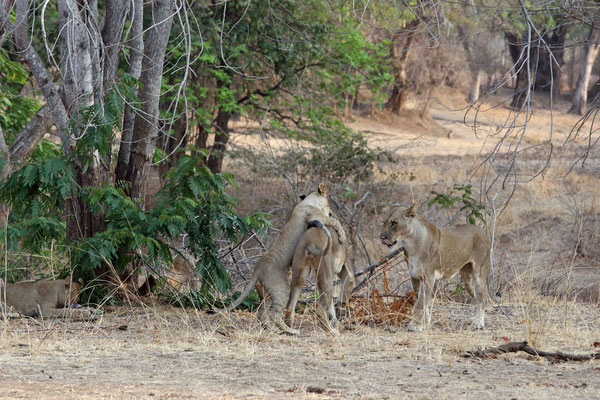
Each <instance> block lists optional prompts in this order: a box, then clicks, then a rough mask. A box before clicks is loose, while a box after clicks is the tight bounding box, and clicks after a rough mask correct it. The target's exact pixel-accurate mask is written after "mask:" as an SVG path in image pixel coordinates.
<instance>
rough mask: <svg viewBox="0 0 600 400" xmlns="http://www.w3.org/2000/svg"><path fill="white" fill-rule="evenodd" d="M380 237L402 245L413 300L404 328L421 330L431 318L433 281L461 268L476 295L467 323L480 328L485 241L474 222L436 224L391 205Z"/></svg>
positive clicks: (485, 278)
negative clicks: (409, 317) (408, 322)
mask: <svg viewBox="0 0 600 400" xmlns="http://www.w3.org/2000/svg"><path fill="white" fill-rule="evenodd" d="M381 240H382V241H383V243H384V244H386V245H387V246H389V247H392V246H394V245H398V246H401V247H403V248H404V253H405V256H406V259H407V261H408V268H409V273H410V276H411V279H412V284H413V289H414V291H415V292H416V293H417V296H418V297H417V303H416V304H415V307H414V310H413V322H412V323H411V324H410V325H409V330H413V331H414V330H422V329H423V328H424V327H426V326H427V325H428V324H429V323H430V322H431V305H432V300H433V286H434V284H435V281H436V280H437V279H446V278H450V277H452V276H454V275H456V274H457V273H459V272H460V274H461V278H462V281H463V283H464V285H465V288H466V289H467V292H468V293H469V295H471V297H473V299H474V300H475V316H474V317H473V320H472V326H473V327H474V328H476V329H480V328H483V327H484V324H485V322H484V319H485V304H486V301H487V286H488V284H489V275H490V264H489V249H490V245H489V241H488V239H487V236H486V234H485V231H484V230H483V229H482V228H480V227H478V226H475V225H470V224H468V225H459V226H451V227H447V228H438V227H437V226H435V225H434V224H432V223H431V222H429V221H427V220H425V219H424V218H422V217H421V216H419V215H417V213H416V205H413V206H412V207H410V208H408V209H407V208H404V207H396V208H394V209H393V211H392V213H391V214H390V216H389V217H388V219H387V220H386V221H385V223H384V225H383V230H382V232H381Z"/></svg>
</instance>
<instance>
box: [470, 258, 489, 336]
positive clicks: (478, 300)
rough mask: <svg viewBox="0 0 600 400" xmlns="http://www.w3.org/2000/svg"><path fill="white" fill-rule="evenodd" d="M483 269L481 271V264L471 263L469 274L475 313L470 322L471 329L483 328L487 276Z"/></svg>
mask: <svg viewBox="0 0 600 400" xmlns="http://www.w3.org/2000/svg"><path fill="white" fill-rule="evenodd" d="M478 267H479V268H478ZM484 268H485V266H484ZM484 271H485V270H483V271H482V268H481V266H477V265H473V273H472V274H471V275H472V281H473V298H474V300H475V315H474V316H473V322H472V324H471V326H472V328H473V329H483V328H484V327H485V306H486V303H487V297H488V293H487V284H488V282H487V280H488V277H487V275H486V274H485V273H484Z"/></svg>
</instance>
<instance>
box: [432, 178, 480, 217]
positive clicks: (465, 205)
mask: <svg viewBox="0 0 600 400" xmlns="http://www.w3.org/2000/svg"><path fill="white" fill-rule="evenodd" d="M433 194H434V195H435V196H434V197H433V199H431V200H429V201H428V202H427V207H431V206H433V205H434V204H438V205H439V206H440V208H450V207H452V206H453V205H454V204H455V203H459V205H460V204H462V205H461V207H460V211H464V212H465V217H466V219H467V221H468V222H469V223H470V224H473V225H475V222H476V220H480V221H481V222H482V223H483V224H484V225H485V216H484V215H485V214H489V211H488V210H486V208H485V206H484V205H482V204H480V203H479V202H478V201H477V200H476V199H475V198H474V197H473V189H472V187H471V185H458V184H455V185H454V187H453V188H452V189H451V190H450V192H448V193H438V192H433Z"/></svg>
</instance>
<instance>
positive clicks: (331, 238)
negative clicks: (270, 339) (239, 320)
mask: <svg viewBox="0 0 600 400" xmlns="http://www.w3.org/2000/svg"><path fill="white" fill-rule="evenodd" d="M347 250H348V246H347V244H346V242H344V243H340V242H339V240H338V234H337V232H336V231H335V230H333V231H329V229H327V227H326V226H324V225H323V224H322V223H321V222H320V221H310V222H309V223H308V229H307V230H306V232H304V235H302V238H301V239H300V243H298V247H296V251H295V253H294V260H293V262H292V284H291V288H290V297H289V300H288V303H287V307H286V310H285V322H286V323H287V325H288V326H289V327H291V328H292V327H293V323H294V313H295V308H296V303H297V302H298V296H299V295H300V290H301V289H302V286H303V285H304V281H306V278H308V275H309V274H310V271H311V268H312V270H313V272H314V274H315V276H316V278H317V293H318V295H319V300H318V302H319V308H320V310H319V313H318V318H319V322H320V324H321V325H322V326H323V328H324V329H325V330H327V331H328V332H331V333H334V334H338V333H339V332H338V330H337V328H336V325H337V316H336V310H335V307H334V304H333V280H334V278H335V276H336V275H337V276H338V277H339V278H340V279H341V281H342V290H341V293H340V297H339V299H338V305H339V306H340V308H343V307H345V305H346V303H347V302H348V299H349V298H350V295H351V294H352V289H353V288H354V274H353V272H352V271H350V270H349V268H348V266H347V264H346V254H347Z"/></svg>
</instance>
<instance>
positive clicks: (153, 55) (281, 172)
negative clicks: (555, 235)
mask: <svg viewBox="0 0 600 400" xmlns="http://www.w3.org/2000/svg"><path fill="white" fill-rule="evenodd" d="M599 14H600V9H599V8H598V6H597V3H596V2H593V1H550V2H538V1H524V0H519V1H513V0H507V1H479V0H474V1H468V2H455V1H412V0H411V1H403V2H399V1H366V2H364V1H362V2H361V1H353V2H345V1H318V0H309V1H292V0H282V1H263V0H252V1H242V0H240V1H193V2H187V1H180V0H151V1H146V2H144V1H142V0H130V1H126V0H94V1H77V0H57V1H47V0H46V1H27V0H0V157H1V167H2V172H1V173H2V183H1V185H0V202H1V204H2V210H1V211H2V212H1V213H0V214H1V215H0V217H1V219H2V222H1V225H2V226H3V229H2V232H1V235H2V238H1V243H2V250H3V251H2V253H3V258H2V271H1V272H2V277H3V278H4V279H7V280H9V281H16V280H23V279H38V278H40V277H56V276H65V275H68V274H73V275H74V277H76V278H79V277H82V278H84V279H85V280H86V282H88V285H87V286H86V291H85V295H84V302H87V301H92V302H101V301H103V302H106V301H112V300H107V299H112V298H119V297H120V296H123V292H134V293H135V292H136V291H138V290H140V291H144V290H145V289H142V288H141V287H142V283H143V282H144V280H145V279H146V278H147V276H154V277H157V279H158V281H159V286H161V285H162V286H164V287H167V288H168V287H169V285H170V286H173V285H175V286H177V282H178V280H177V279H171V278H172V276H171V278H169V273H171V274H173V273H175V274H180V275H183V276H184V280H185V281H186V284H187V285H188V286H186V287H187V289H186V296H185V298H182V297H179V294H177V295H168V296H167V298H168V299H171V300H173V296H175V300H176V301H177V302H178V303H181V302H184V303H186V304H187V303H188V302H192V303H194V304H196V305H198V306H204V305H206V304H213V303H214V302H215V301H218V300H219V299H221V298H222V297H223V294H224V293H227V292H228V290H229V289H231V288H232V274H234V279H235V276H236V271H239V268H240V265H242V266H244V267H245V268H247V269H250V268H251V266H252V265H253V263H254V262H255V261H256V258H257V257H258V256H259V255H260V254H261V252H262V251H263V250H262V249H263V248H264V247H265V246H266V245H267V243H268V237H270V238H272V237H273V236H274V234H275V233H276V229H274V228H273V227H278V226H281V225H282V223H279V222H277V223H273V226H271V224H270V223H269V221H270V220H271V221H272V222H273V221H274V220H273V219H272V217H273V216H277V217H278V218H279V221H281V220H283V219H284V215H285V210H287V209H289V208H291V206H293V204H294V203H295V202H296V201H297V199H298V195H299V194H301V193H302V192H304V191H306V190H309V189H310V188H314V187H315V185H316V184H317V183H319V182H325V183H328V184H329V185H330V187H331V188H332V190H333V193H334V202H335V203H336V204H335V207H334V210H335V211H336V212H337V213H338V214H339V215H340V216H342V217H343V218H344V220H345V222H346V223H347V224H348V226H349V227H352V229H353V230H354V231H355V232H356V233H357V235H353V240H354V243H355V244H357V248H358V247H359V246H358V244H361V247H360V254H358V255H356V257H355V261H356V262H357V263H358V262H361V263H365V265H368V264H371V263H373V262H375V261H376V260H377V259H378V257H379V256H381V255H383V254H381V249H379V250H373V248H372V247H371V248H370V247H369V246H371V245H372V244H369V243H366V242H367V239H366V236H368V235H370V239H373V238H376V237H377V234H378V232H377V229H378V227H371V228H368V227H365V228H364V229H363V230H362V231H361V229H362V227H361V218H362V220H368V219H369V218H371V216H372V215H377V216H379V215H380V213H382V212H383V211H382V203H384V202H385V201H388V202H389V197H385V195H386V192H385V190H384V189H382V188H385V187H392V186H393V185H396V184H397V185H400V186H402V185H404V186H402V188H400V191H404V192H405V193H404V199H407V198H410V190H409V189H407V188H409V187H410V185H411V182H412V181H414V180H415V179H417V180H419V179H420V177H419V176H418V173H417V172H413V171H412V170H410V169H409V168H404V169H403V168H400V167H398V165H400V166H402V165H404V164H405V163H406V160H408V159H409V156H406V157H405V158H404V159H403V158H402V157H399V156H398V154H396V153H395V150H397V149H396V148H392V147H391V143H392V142H386V141H385V140H383V141H379V142H378V143H374V142H373V140H371V138H372V135H371V134H372V133H373V132H371V131H370V129H371V128H369V126H368V122H367V123H364V121H373V124H376V123H377V122H378V121H388V123H389V124H392V125H393V124H394V123H400V124H404V123H409V122H411V123H415V124H417V125H418V124H420V125H421V126H426V127H428V128H431V129H429V130H432V131H435V132H437V134H441V135H442V136H447V137H448V138H450V137H451V136H452V131H451V130H444V129H442V128H441V127H439V126H438V125H439V124H437V123H436V122H435V121H434V118H433V117H435V115H433V117H432V110H433V109H434V108H435V105H436V103H437V102H439V99H438V98H439V97H440V96H441V97H443V96H444V95H443V93H446V94H447V93H452V94H454V95H455V96H454V97H452V96H450V97H447V96H446V98H450V99H451V101H450V102H451V103H452V104H450V105H449V106H448V107H449V108H450V109H452V110H453V111H458V114H459V115H458V117H456V118H457V121H459V122H464V123H465V124H467V125H468V126H469V127H470V128H472V130H473V135H474V136H476V137H480V136H481V135H483V136H485V137H486V138H487V142H486V143H488V144H490V143H491V145H490V146H488V147H487V148H486V149H485V150H482V151H481V152H480V154H479V155H478V156H477V157H476V162H473V163H471V165H472V168H468V173H465V176H464V177H463V178H461V180H460V181H456V182H454V183H456V185H458V186H455V185H454V184H452V183H451V184H449V185H448V186H447V189H446V190H439V189H438V188H436V190H439V193H438V192H435V193H430V190H431V189H429V190H426V189H423V191H422V196H421V200H423V199H425V200H431V199H434V201H433V203H431V204H437V205H438V206H445V205H446V206H454V207H455V208H454V211H453V214H452V215H450V213H449V212H448V214H445V213H443V212H441V213H438V215H443V216H447V218H445V219H444V223H453V222H456V220H457V218H458V217H459V216H460V218H462V216H464V215H465V213H466V217H467V219H468V217H469V216H473V215H474V216H475V217H477V218H475V219H476V220H477V219H481V220H482V222H487V226H488V228H489V229H492V232H493V227H492V226H491V225H492V224H491V223H490V222H492V221H493V222H494V225H495V222H496V220H495V216H496V215H497V214H498V213H501V212H503V210H505V209H507V207H509V206H510V204H511V203H510V201H511V200H512V199H514V196H515V193H519V190H520V189H519V188H520V187H521V185H523V184H525V183H527V182H529V181H532V180H535V179H540V180H541V179H544V176H545V174H546V173H547V172H548V170H549V167H550V166H551V161H552V160H553V157H556V154H557V153H558V150H557V148H558V147H557V146H559V145H566V144H576V145H577V146H576V147H575V149H574V150H572V148H569V152H568V154H567V155H566V156H565V157H566V159H567V160H568V161H569V163H570V167H569V168H566V169H563V171H562V172H563V175H564V176H566V175H567V174H568V173H569V172H571V171H586V172H585V173H586V174H591V175H592V176H596V175H597V171H598V169H597V164H596V162H595V158H594V150H595V149H594V145H595V144H596V141H597V137H598V136H597V128H596V116H597V114H596V113H597V110H598V108H597V106H598V102H597V99H598V94H599V93H600V64H598V63H596V58H597V54H598V50H599V49H600V40H599V39H600V18H599ZM440 93H442V94H440ZM456 94H458V95H456ZM436 96H438V97H436ZM456 99H458V100H456ZM497 109H502V110H504V111H506V113H505V114H503V115H504V117H502V118H500V122H498V123H495V124H494V126H493V129H482V126H484V127H485V126H486V118H487V115H495V114H494V112H495V110H497ZM534 112H538V115H539V113H542V115H543V120H542V121H537V124H538V126H543V129H542V131H543V132H542V134H541V135H539V137H538V139H536V140H535V141H532V140H530V139H528V135H529V132H530V130H529V125H528V124H529V123H530V121H533V120H532V118H534ZM559 112H560V113H561V114H568V113H571V114H573V115H575V116H577V117H575V118H573V119H569V121H573V122H572V123H571V125H570V126H569V127H567V128H565V129H562V128H561V129H562V131H561V132H557V128H556V126H555V122H554V121H555V115H556V114H557V113H559ZM461 114H462V115H464V119H463V121H461V117H460V115H461ZM357 118H359V119H360V121H363V123H362V124H358V125H360V126H358V128H357V124H356V123H355V124H354V125H353V121H356V119H357ZM438 128H439V129H438ZM558 133H561V134H563V136H561V138H560V143H558V142H557V139H556V137H557V136H558ZM236 135H237V137H239V138H240V140H237V141H233V140H231V139H232V137H234V136H236ZM243 138H246V139H243ZM256 144H260V146H259V147H257V146H256ZM460 146H461V145H460V144H459V143H457V144H456V148H454V149H453V151H454V153H455V154H457V155H459V156H460V154H461V151H462V150H461V147H460ZM420 152H421V150H420V149H418V148H417V149H415V150H414V152H413V153H412V154H413V155H415V156H416V155H418V154H420ZM408 153H409V154H410V151H409V152H408ZM531 154H534V155H535V157H534V158H535V162H534V163H531V162H529V161H530V160H531V158H530V157H529V155H531ZM561 154H563V155H564V153H561ZM528 157H529V158H528ZM526 160H528V161H527V163H524V161H526ZM403 163H404V164H403ZM586 163H587V164H586ZM432 165H433V164H432ZM453 165H454V164H453ZM438 167H439V168H442V169H444V168H450V167H446V166H443V165H442V166H439V165H438ZM586 168H587V169H586ZM236 179H237V181H238V183H239V185H240V186H239V187H238V186H237V184H236ZM257 181H260V182H259V183H257ZM377 185H378V186H377ZM375 186H377V187H375ZM377 188H379V189H377ZM579 189H580V190H581V188H579ZM257 190H258V191H263V193H265V194H266V197H270V198H271V199H276V200H277V201H275V202H272V203H268V204H267V203H264V202H263V203H260V202H259V203H253V202H250V201H247V200H248V199H250V197H252V196H251V194H250V192H253V191H254V192H255V191H257ZM586 190H592V191H593V188H591V187H587V188H586ZM524 193H526V192H524ZM387 194H388V195H389V194H390V192H387ZM439 194H442V197H435V196H436V195H439ZM376 195H379V196H381V195H383V196H384V197H385V198H383V199H381V198H380V201H379V202H377V200H376V197H377V196H376ZM390 197H394V199H395V196H390ZM435 199H437V200H435ZM384 200H385V201H384ZM368 201H371V203H368ZM444 201H446V203H448V202H449V204H446V203H444ZM367 203H368V204H367ZM366 204H367V205H366ZM591 204H592V208H593V204H595V203H594V200H593V201H592V203H591ZM365 205H366V206H365ZM369 213H370V214H369ZM594 215H595V214H594ZM434 218H435V216H434ZM440 218H441V217H440ZM440 218H438V221H437V222H441V219H440ZM594 218H595V217H594ZM582 221H583V220H582ZM595 221H596V220H595V219H594V225H586V229H588V231H589V232H594V228H593V227H595V226H596V225H595ZM366 224H367V223H366V222H365V223H364V225H366ZM581 226H582V228H581V229H580V231H579V233H577V234H576V235H575V238H574V239H573V246H572V247H573V249H575V250H576V252H579V253H581V254H583V253H584V252H585V251H584V250H583V245H582V244H581V241H582V238H583V237H584V236H585V235H582V232H584V231H585V230H584V229H583V226H584V225H583V224H581ZM550 229H552V228H550ZM359 232H360V234H359ZM361 235H362V236H365V239H364V240H363V237H362V236H361ZM590 235H595V234H593V233H590ZM593 237H594V238H595V236H593ZM501 239H502V237H501V238H500V239H499V240H501ZM590 240H591V239H590ZM594 240H595V239H593V240H591V243H589V244H588V247H589V248H593V247H595V246H594V243H595V242H594ZM359 242H360V243H359ZM372 246H375V245H372ZM369 249H370V250H371V251H369ZM577 249H578V250H577ZM579 253H578V254H579ZM589 254H590V253H588V255H589ZM178 259H179V262H178V261H177V260H178ZM588 259H589V258H588ZM594 260H595V259H594ZM593 262H594V263H595V262H596V261H593ZM178 263H179V264H185V266H184V267H182V268H180V269H179V270H177V271H175V272H174V271H173V269H176V268H175V266H176V265H177V264H178ZM594 265H596V264H594ZM190 266H191V267H190ZM587 267H589V264H586V268H587ZM190 268H191V269H190ZM169 271H170V272H169ZM182 271H183V272H182ZM237 276H238V278H241V277H243V276H244V274H241V273H239V274H237ZM192 281H193V282H192ZM552 282H554V281H552ZM549 285H550V284H549ZM552 285H554V283H552ZM542 286H543V285H542ZM546 289H547V290H550V289H549V286H548V287H546Z"/></svg>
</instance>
